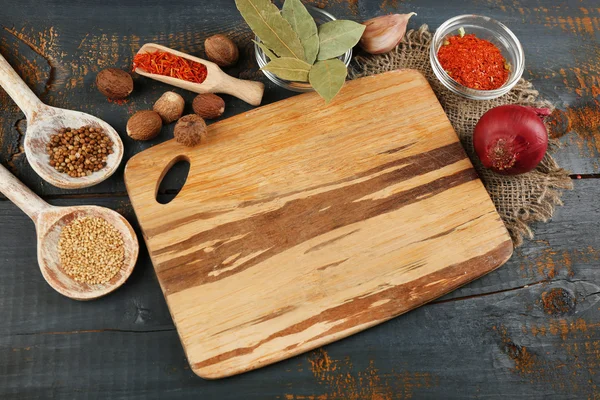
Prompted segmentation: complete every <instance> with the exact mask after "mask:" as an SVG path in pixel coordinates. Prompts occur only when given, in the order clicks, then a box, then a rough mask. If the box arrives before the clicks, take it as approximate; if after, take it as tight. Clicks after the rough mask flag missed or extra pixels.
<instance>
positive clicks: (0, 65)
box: [0, 54, 43, 119]
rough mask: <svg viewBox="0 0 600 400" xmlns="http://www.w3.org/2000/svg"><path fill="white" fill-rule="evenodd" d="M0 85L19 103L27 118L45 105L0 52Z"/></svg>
mask: <svg viewBox="0 0 600 400" xmlns="http://www.w3.org/2000/svg"><path fill="white" fill-rule="evenodd" d="M0 86H2V87H3V88H4V90H6V92H7V93H8V95H9V96H10V97H11V98H12V99H13V100H14V101H15V103H17V105H18V106H19V108H20V109H21V110H22V111H23V112H24V113H25V116H26V117H27V119H30V118H31V117H32V116H33V114H34V112H35V111H36V110H38V109H39V108H40V107H41V106H42V105H43V103H42V102H41V101H40V99H38V98H37V96H36V95H35V93H33V92H32V91H31V89H29V86H27V84H26V83H25V82H23V79H21V77H20V76H19V74H17V72H16V71H15V70H14V69H13V67H11V66H10V64H9V63H8V61H6V59H5V58H4V57H3V56H2V54H0Z"/></svg>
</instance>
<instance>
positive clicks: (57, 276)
mask: <svg viewBox="0 0 600 400" xmlns="http://www.w3.org/2000/svg"><path fill="white" fill-rule="evenodd" d="M0 192H1V193H3V194H4V195H5V196H6V197H8V198H9V199H10V200H11V201H12V202H13V203H15V204H16V205H17V206H18V207H19V208H20V209H21V210H23V211H24V212H25V214H27V215H29V217H30V218H31V219H32V220H33V222H34V224H35V230H36V232H37V256H38V264H39V266H40V270H41V271H42V275H43V276H44V279H46V282H48V284H49V285H50V286H51V287H52V288H53V289H54V290H56V291H57V292H58V293H60V294H62V295H64V296H67V297H70V298H72V299H75V300H92V299H96V298H98V297H101V296H104V295H105V294H108V293H110V292H112V291H113V290H115V289H117V288H118V287H119V286H121V285H122V284H123V283H125V281H126V280H127V278H128V277H129V275H131V272H132V271H133V267H134V266H135V262H136V260H137V256H138V252H139V244H138V240H137V237H136V235H135V232H134V231H133V228H132V227H131V225H129V222H127V220H126V219H125V218H123V216H121V214H119V213H117V212H116V211H113V210H111V209H108V208H105V207H97V206H75V207H55V206H51V205H50V204H48V203H46V202H45V201H43V200H42V199H40V198H39V197H38V196H37V195H36V194H35V193H33V192H32V191H31V190H30V189H29V188H27V187H26V186H25V185H23V184H22V183H21V182H19V180H18V179H17V178H15V177H14V176H13V175H12V174H11V173H10V172H8V170H7V169H6V168H4V167H3V166H2V165H0ZM83 217H98V218H102V219H104V220H105V221H106V222H108V223H109V224H111V225H112V226H113V227H114V228H115V229H117V230H118V231H119V232H120V233H121V236H122V238H123V246H124V248H125V255H124V259H123V265H122V266H121V269H120V270H119V272H117V274H116V275H115V276H114V277H112V278H111V280H110V281H108V282H106V283H102V284H97V285H89V284H87V283H83V282H77V281H76V280H74V279H73V278H71V277H70V276H69V275H68V274H67V273H66V272H65V271H64V270H63V269H62V267H61V266H60V255H59V250H58V240H59V238H60V233H61V231H62V228H63V227H64V226H65V225H67V224H68V223H70V222H71V221H73V220H75V219H79V218H83Z"/></svg>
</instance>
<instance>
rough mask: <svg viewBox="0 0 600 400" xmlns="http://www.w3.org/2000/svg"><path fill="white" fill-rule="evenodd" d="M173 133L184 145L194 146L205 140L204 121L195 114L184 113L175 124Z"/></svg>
mask: <svg viewBox="0 0 600 400" xmlns="http://www.w3.org/2000/svg"><path fill="white" fill-rule="evenodd" d="M173 135H174V136H175V140H177V141H178V142H179V143H181V144H183V145H184V146H189V147H193V146H196V145H198V144H200V142H203V141H205V140H206V123H205V122H204V120H203V119H202V118H201V117H200V116H198V115H196V114H189V115H184V116H183V117H181V118H179V121H177V123H176V124H175V131H174V132H173Z"/></svg>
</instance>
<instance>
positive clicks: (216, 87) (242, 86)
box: [135, 43, 265, 106]
mask: <svg viewBox="0 0 600 400" xmlns="http://www.w3.org/2000/svg"><path fill="white" fill-rule="evenodd" d="M155 51H163V52H167V53H171V54H174V55H176V56H179V57H183V58H186V59H188V60H192V61H196V62H199V63H200V64H204V65H205V66H206V69H207V72H208V73H207V75H206V79H205V80H204V82H202V83H194V82H188V81H185V80H183V79H177V78H171V77H170V76H165V75H158V74H151V73H148V72H146V71H144V70H143V69H140V68H136V69H135V72H137V73H138V74H140V75H142V76H146V77H148V78H152V79H155V80H157V81H160V82H164V83H168V84H169V85H173V86H176V87H179V88H182V89H186V90H190V91H192V92H195V93H226V94H230V95H232V96H235V97H237V98H238V99H241V100H244V101H245V102H246V103H248V104H251V105H253V106H258V105H260V102H261V100H262V96H263V93H264V91H265V85H264V84H263V83H262V82H255V81H246V80H242V79H237V78H234V77H232V76H229V75H227V74H226V73H225V72H223V71H222V70H221V68H219V66H218V65H217V64H215V63H213V62H210V61H207V60H203V59H201V58H198V57H194V56H190V55H189V54H185V53H182V52H180V51H177V50H173V49H170V48H168V47H165V46H161V45H159V44H155V43H146V44H145V45H143V46H142V47H141V48H140V50H139V51H138V54H143V53H154V52H155Z"/></svg>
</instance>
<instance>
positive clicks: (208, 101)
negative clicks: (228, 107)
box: [192, 93, 225, 119]
mask: <svg viewBox="0 0 600 400" xmlns="http://www.w3.org/2000/svg"><path fill="white" fill-rule="evenodd" d="M192 107H193V109H194V112H195V113H196V114H198V115H199V116H201V117H202V118H205V119H214V118H219V117H220V116H221V115H223V112H224V111H225V102H224V101H223V99H222V98H220V97H219V96H217V95H216V94H212V93H203V94H199V95H198V96H196V98H194V102H193V103H192Z"/></svg>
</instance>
